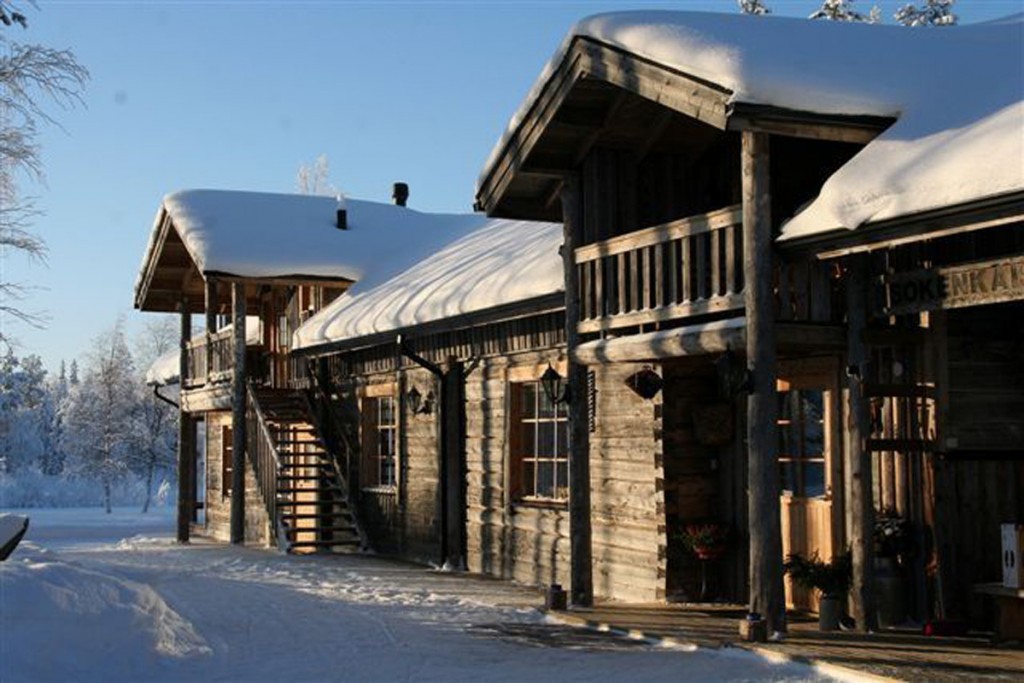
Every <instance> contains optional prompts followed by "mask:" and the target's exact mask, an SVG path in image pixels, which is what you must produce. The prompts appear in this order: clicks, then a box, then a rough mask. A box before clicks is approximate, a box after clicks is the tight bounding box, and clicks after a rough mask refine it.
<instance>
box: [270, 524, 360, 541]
mask: <svg viewBox="0 0 1024 683" xmlns="http://www.w3.org/2000/svg"><path fill="white" fill-rule="evenodd" d="M340 532H344V533H345V534H349V535H351V536H354V537H356V538H359V532H358V531H356V528H355V526H353V525H352V524H347V525H344V526H311V527H288V528H286V529H285V530H284V533H285V534H286V535H288V536H294V535H295V534H312V533H318V534H324V533H329V534H332V535H334V534H337V533H340ZM321 540H325V539H321ZM332 540H335V541H337V540H340V539H337V538H335V539H332Z"/></svg>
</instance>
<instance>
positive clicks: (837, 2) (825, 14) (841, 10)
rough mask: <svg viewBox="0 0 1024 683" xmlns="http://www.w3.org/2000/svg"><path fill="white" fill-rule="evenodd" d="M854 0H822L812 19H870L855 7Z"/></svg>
mask: <svg viewBox="0 0 1024 683" xmlns="http://www.w3.org/2000/svg"><path fill="white" fill-rule="evenodd" d="M853 2H854V0H822V3H821V7H819V8H818V9H817V10H815V11H814V12H813V13H812V14H811V16H810V17H809V18H810V19H828V20H829V21H868V17H867V16H865V15H863V14H861V13H860V12H858V11H857V10H855V9H853V7H851V5H853Z"/></svg>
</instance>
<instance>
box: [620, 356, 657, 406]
mask: <svg viewBox="0 0 1024 683" xmlns="http://www.w3.org/2000/svg"><path fill="white" fill-rule="evenodd" d="M664 384H665V380H663V379H662V378H661V375H659V374H658V373H656V372H655V371H654V369H653V368H651V366H649V365H647V366H644V369H643V370H641V371H640V372H635V373H633V374H632V375H630V376H629V377H627V378H626V386H628V387H629V388H630V389H632V390H633V392H634V393H635V394H636V395H637V396H639V397H640V398H642V399H644V400H645V401H649V400H650V399H652V398H654V397H655V396H657V395H658V392H659V391H661V387H662V386H664Z"/></svg>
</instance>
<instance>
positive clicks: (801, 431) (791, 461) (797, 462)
mask: <svg viewBox="0 0 1024 683" xmlns="http://www.w3.org/2000/svg"><path fill="white" fill-rule="evenodd" d="M780 388H781V387H780ZM777 395H778V399H779V422H778V435H779V473H780V475H781V477H782V479H781V488H782V491H783V493H786V494H789V495H792V496H798V497H801V498H817V497H821V496H824V495H825V491H826V482H825V392H824V391H822V390H820V389H792V388H785V389H783V390H780V391H779V392H778V394H777Z"/></svg>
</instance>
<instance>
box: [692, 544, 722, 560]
mask: <svg viewBox="0 0 1024 683" xmlns="http://www.w3.org/2000/svg"><path fill="white" fill-rule="evenodd" d="M693 554H694V555H696V556H697V559H698V560H717V559H718V558H720V557H721V556H722V555H724V554H725V546H715V547H711V548H694V549H693Z"/></svg>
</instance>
